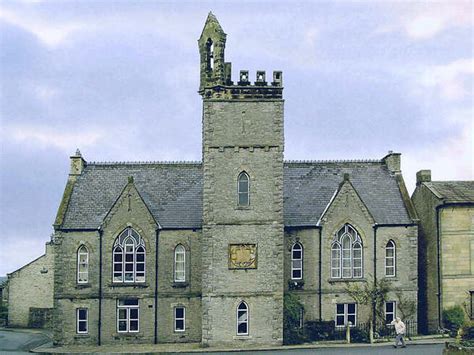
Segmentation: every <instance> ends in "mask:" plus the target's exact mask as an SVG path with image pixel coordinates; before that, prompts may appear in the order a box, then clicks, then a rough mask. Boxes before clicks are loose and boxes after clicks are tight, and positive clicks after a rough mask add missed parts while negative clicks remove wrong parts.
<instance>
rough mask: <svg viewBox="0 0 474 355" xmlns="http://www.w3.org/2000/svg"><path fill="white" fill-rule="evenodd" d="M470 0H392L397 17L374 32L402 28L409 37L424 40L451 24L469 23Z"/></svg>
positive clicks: (470, 16) (453, 26)
mask: <svg viewBox="0 0 474 355" xmlns="http://www.w3.org/2000/svg"><path fill="white" fill-rule="evenodd" d="M472 4H473V3H472V1H469V0H468V1H464V0H455V1H440V2H434V1H428V2H409V3H394V4H393V3H391V4H390V5H389V6H390V11H393V12H395V13H397V14H398V17H399V18H398V19H397V20H396V23H395V24H388V25H385V26H383V27H380V28H379V29H378V31H377V32H379V33H385V32H393V31H401V32H403V33H404V34H405V35H406V36H407V37H409V38H410V39H413V40H427V39H430V38H433V37H435V36H436V35H438V34H440V33H442V32H444V31H447V30H449V29H452V28H465V27H470V26H471V25H472V11H473V8H472Z"/></svg>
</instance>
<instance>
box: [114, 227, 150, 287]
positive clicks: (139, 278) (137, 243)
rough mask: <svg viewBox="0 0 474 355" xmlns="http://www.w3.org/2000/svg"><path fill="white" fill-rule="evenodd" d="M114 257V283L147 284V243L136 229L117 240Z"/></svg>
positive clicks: (122, 234)
mask: <svg viewBox="0 0 474 355" xmlns="http://www.w3.org/2000/svg"><path fill="white" fill-rule="evenodd" d="M112 257H113V282H145V258H146V249H145V242H144V241H143V239H142V238H141V237H140V235H139V234H138V233H137V232H136V231H135V230H134V229H132V228H127V229H125V230H124V231H123V232H122V233H121V234H120V235H119V236H118V237H117V239H115V243H114V248H113V251H112Z"/></svg>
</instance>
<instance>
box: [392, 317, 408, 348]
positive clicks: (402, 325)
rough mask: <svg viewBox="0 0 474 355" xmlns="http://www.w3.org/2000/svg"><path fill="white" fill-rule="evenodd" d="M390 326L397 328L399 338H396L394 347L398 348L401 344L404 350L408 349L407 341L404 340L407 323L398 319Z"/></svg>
mask: <svg viewBox="0 0 474 355" xmlns="http://www.w3.org/2000/svg"><path fill="white" fill-rule="evenodd" d="M390 324H391V325H394V326H395V333H397V336H396V337H395V345H394V346H393V347H394V348H397V347H398V344H399V343H401V344H402V348H406V344H405V340H404V339H403V337H404V336H405V331H406V327H405V323H403V322H402V320H401V319H400V317H397V318H395V320H393V321H392V322H391V323H390Z"/></svg>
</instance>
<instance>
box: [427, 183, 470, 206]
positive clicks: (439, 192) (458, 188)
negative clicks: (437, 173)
mask: <svg viewBox="0 0 474 355" xmlns="http://www.w3.org/2000/svg"><path fill="white" fill-rule="evenodd" d="M423 184H424V185H425V186H426V187H428V188H429V189H430V190H431V191H432V192H433V193H434V194H435V195H436V196H437V197H438V198H440V199H443V200H444V202H445V203H455V202H474V181H431V182H425V183H423Z"/></svg>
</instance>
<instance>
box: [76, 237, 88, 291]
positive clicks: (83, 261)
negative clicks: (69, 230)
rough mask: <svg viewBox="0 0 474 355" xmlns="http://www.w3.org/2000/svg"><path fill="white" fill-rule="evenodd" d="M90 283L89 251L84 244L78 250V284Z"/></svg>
mask: <svg viewBox="0 0 474 355" xmlns="http://www.w3.org/2000/svg"><path fill="white" fill-rule="evenodd" d="M88 282H89V250H88V249H87V247H86V246H85V245H84V244H82V245H81V246H79V248H78V249H77V283H79V284H86V283H88Z"/></svg>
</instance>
